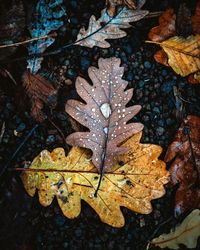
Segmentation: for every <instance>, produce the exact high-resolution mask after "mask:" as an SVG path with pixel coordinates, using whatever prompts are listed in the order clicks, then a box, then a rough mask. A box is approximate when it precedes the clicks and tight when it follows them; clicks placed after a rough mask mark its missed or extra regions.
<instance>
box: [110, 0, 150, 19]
mask: <svg viewBox="0 0 200 250" xmlns="http://www.w3.org/2000/svg"><path fill="white" fill-rule="evenodd" d="M136 2H137V4H136ZM145 2H146V0H138V1H136V0H106V5H107V10H108V13H109V15H110V16H114V15H115V14H116V11H117V7H118V6H123V5H124V6H125V5H126V6H127V7H128V8H129V9H133V10H134V9H136V8H137V9H140V8H141V7H142V6H143V5H144V4H145Z"/></svg>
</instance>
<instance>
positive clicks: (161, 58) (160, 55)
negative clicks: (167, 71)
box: [154, 49, 169, 67]
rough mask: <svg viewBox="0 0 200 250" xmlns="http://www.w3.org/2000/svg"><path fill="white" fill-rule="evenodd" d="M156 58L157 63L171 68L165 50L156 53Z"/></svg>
mask: <svg viewBox="0 0 200 250" xmlns="http://www.w3.org/2000/svg"><path fill="white" fill-rule="evenodd" d="M154 58H155V60H156V62H158V63H161V64H163V65H165V66H167V67H169V63H168V56H167V53H165V51H164V50H163V49H161V50H158V51H156V53H155V54H154Z"/></svg>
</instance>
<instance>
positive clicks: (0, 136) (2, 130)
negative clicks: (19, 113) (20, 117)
mask: <svg viewBox="0 0 200 250" xmlns="http://www.w3.org/2000/svg"><path fill="white" fill-rule="evenodd" d="M5 128H6V123H5V122H3V124H2V127H1V133H0V143H1V142H2V139H3V135H4V133H5Z"/></svg>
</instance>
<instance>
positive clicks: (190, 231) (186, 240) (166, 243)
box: [152, 209, 200, 249]
mask: <svg viewBox="0 0 200 250" xmlns="http://www.w3.org/2000/svg"><path fill="white" fill-rule="evenodd" d="M199 236H200V210H199V209H196V210H193V211H192V212H191V213H190V214H189V215H188V216H187V217H186V218H185V219H184V221H183V222H182V223H181V224H180V225H179V226H177V227H176V229H175V230H174V231H173V230H172V231H171V232H170V233H169V234H162V235H160V236H159V237H158V238H155V239H153V240H152V244H154V245H156V246H159V247H160V248H165V247H168V248H170V249H181V248H179V247H180V245H181V244H183V245H185V246H186V247H187V248H190V249H191V248H195V249H196V247H197V240H198V237H199Z"/></svg>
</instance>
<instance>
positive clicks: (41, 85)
mask: <svg viewBox="0 0 200 250" xmlns="http://www.w3.org/2000/svg"><path fill="white" fill-rule="evenodd" d="M22 80H23V86H24V87H25V89H26V93H27V95H28V97H29V98H30V102H31V115H32V116H33V117H34V118H35V119H36V120H37V121H39V122H42V121H43V120H44V119H45V116H44V114H43V112H42V109H43V106H44V104H45V103H48V100H49V99H50V97H53V96H56V93H57V91H56V89H55V88H54V87H53V86H52V85H51V84H50V83H49V82H48V81H47V80H46V79H45V78H44V77H42V76H41V75H39V74H36V75H33V74H31V73H30V72H29V71H28V70H27V71H25V73H24V74H23V76H22Z"/></svg>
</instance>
